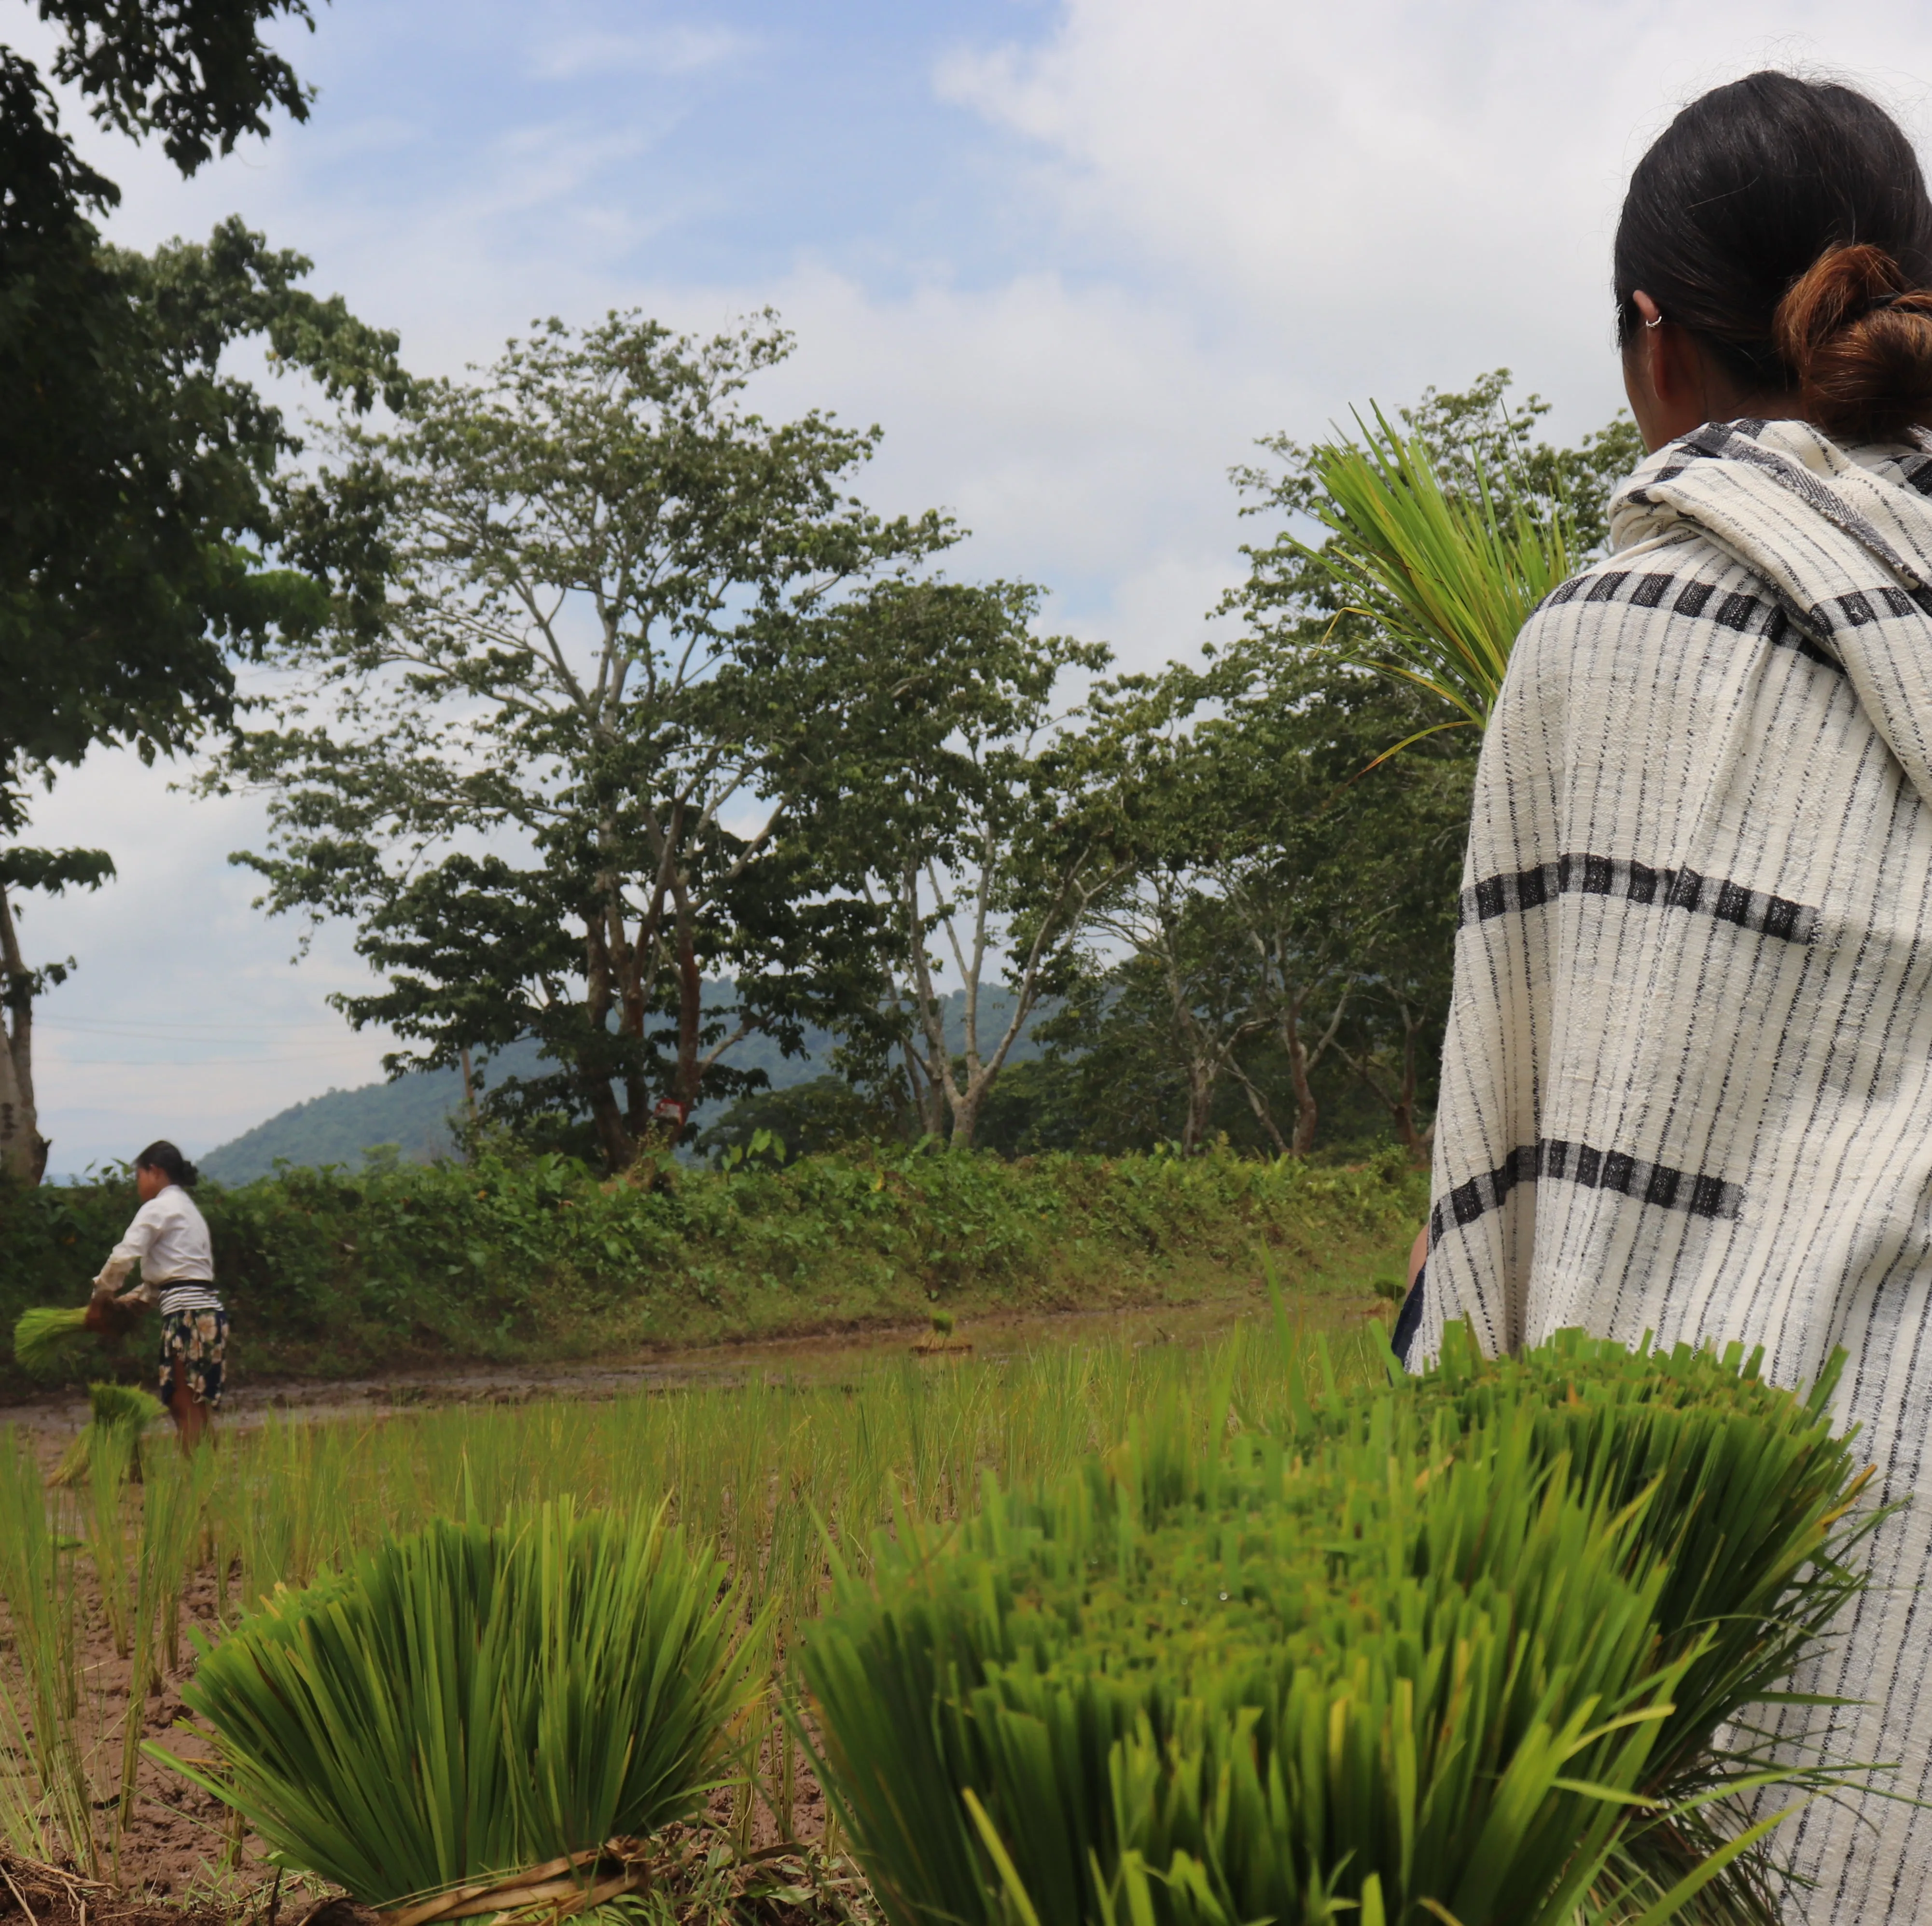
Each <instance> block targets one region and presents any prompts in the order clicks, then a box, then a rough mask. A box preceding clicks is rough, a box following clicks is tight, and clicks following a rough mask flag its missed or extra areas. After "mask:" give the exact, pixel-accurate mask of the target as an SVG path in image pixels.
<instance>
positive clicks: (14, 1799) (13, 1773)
mask: <svg viewBox="0 0 1932 1926" xmlns="http://www.w3.org/2000/svg"><path fill="white" fill-rule="evenodd" d="M0 1846H4V1847H5V1848H6V1849H7V1850H8V1851H10V1852H15V1853H17V1854H19V1855H21V1856H22V1857H23V1858H29V1859H40V1858H45V1856H46V1841H45V1840H44V1839H43V1838H41V1836H40V1796H39V1793H38V1790H37V1788H36V1787H35V1786H34V1775H33V1755H32V1753H31V1749H30V1748H29V1746H28V1740H27V1732H26V1727H25V1726H24V1725H23V1724H21V1722H20V1709H19V1708H18V1707H17V1706H16V1705H15V1704H14V1703H13V1694H12V1693H11V1692H10V1691H8V1689H7V1681H6V1678H5V1675H4V1674H0Z"/></svg>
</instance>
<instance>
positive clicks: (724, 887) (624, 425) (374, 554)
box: [217, 315, 951, 1170]
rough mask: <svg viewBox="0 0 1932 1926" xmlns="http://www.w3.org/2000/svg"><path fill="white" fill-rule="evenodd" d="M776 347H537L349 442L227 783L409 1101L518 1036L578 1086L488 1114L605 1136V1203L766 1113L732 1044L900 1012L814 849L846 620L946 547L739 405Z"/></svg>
mask: <svg viewBox="0 0 1932 1926" xmlns="http://www.w3.org/2000/svg"><path fill="white" fill-rule="evenodd" d="M789 347H790V338H789V337H788V336H787V335H785V334H784V332H783V331H782V330H781V329H779V327H778V326H777V324H776V323H775V320H774V319H773V318H772V317H770V316H769V315H766V316H763V317H758V318H757V319H754V320H752V321H751V322H749V323H746V324H745V325H744V326H742V327H740V328H739V329H737V330H736V331H735V332H730V333H727V334H724V335H719V336H718V337H717V338H714V339H712V340H709V341H696V340H691V339H688V338H682V337H677V336H674V335H672V334H670V332H667V330H666V329H663V328H661V327H660V326H658V325H657V324H656V323H653V322H650V321H648V320H643V319H640V318H639V317H635V316H629V315H613V316H612V317H610V318H609V319H608V320H606V321H604V323H601V324H600V325H598V326H595V327H593V328H591V329H588V330H586V331H584V332H582V333H580V334H577V333H572V332H570V331H568V330H567V329H565V328H564V327H563V326H562V325H561V324H560V323H550V324H549V326H547V328H545V329H544V330H543V332H541V333H539V334H538V335H536V336H535V337H534V338H532V339H530V340H528V341H522V342H517V343H512V344H511V345H510V347H508V350H506V352H505V354H504V355H503V356H502V358H501V359H499V361H498V362H496V364H495V365H493V367H491V368H489V369H487V370H486V371H483V372H482V373H481V374H479V375H478V377H477V378H475V380H468V381H462V382H436V383H425V384H423V385H422V386H420V387H419V388H418V389H416V391H415V392H414V393H413V395H412V396H411V397H410V398H409V399H408V401H407V404H406V405H405V407H404V410H403V412H402V419H401V422H400V423H399V425H398V426H397V427H395V428H394V429H393V430H391V431H386V432H381V433H378V432H376V431H372V430H370V429H368V428H364V427H362V426H361V425H358V424H356V423H355V422H353V421H345V422H344V423H343V425H341V428H340V429H339V430H338V431H337V434H336V436H335V454H336V456H337V458H338V461H339V463H340V465H339V466H338V467H335V468H333V469H327V470H325V471H324V472H323V473H321V474H320V475H318V476H317V477H316V478H314V479H313V480H311V481H307V482H305V483H304V484H302V485H301V486H299V487H294V488H292V489H291V490H290V492H289V496H288V508H289V515H288V524H287V526H288V529H289V541H290V553H291V554H292V555H293V556H296V557H298V558H299V559H300V560H301V561H302V563H303V565H305V566H307V567H309V568H313V569H314V570H316V571H319V572H320V573H323V574H326V576H327V577H328V578H329V580H330V581H331V583H332V590H333V592H332V602H331V607H330V610H329V614H328V616H327V619H326V620H325V621H323V622H321V623H320V624H319V625H317V628H315V629H314V631H313V632H312V633H311V634H306V635H305V636H302V637H299V638H297V639H296V640H294V641H293V643H291V644H290V646H289V648H288V649H287V652H286V653H285V655H284V661H285V663H286V664H287V666H288V667H290V669H291V670H293V671H294V681H293V686H292V688H291V690H290V692H289V693H288V694H287V696H286V697H285V698H284V699H282V700H281V701H280V702H279V703H278V705H277V709H278V712H277V714H276V715H275V724H274V726H272V727H266V728H259V729H253V730H248V731H245V732H244V733H242V735H241V736H240V737H239V739H238V741H237V743H236V747H235V748H234V749H233V752H232V753H231V754H229V757H227V758H226V761H225V763H223V767H222V769H221V770H220V772H219V773H218V775H217V780H218V781H245V782H252V783H257V784H263V785H265V786H266V787H268V788H269V790H270V791H271V792H272V795H273V798H274V801H273V804H272V822H273V826H274V841H273V843H272V845H271V847H270V848H269V850H267V851H266V852H263V853H257V854H255V855H253V856H249V857H247V858H246V859H245V860H246V861H248V862H250V863H251V864H252V865H254V867H255V868H257V870H258V871H260V873H261V874H262V875H263V877H265V878H266V880H267V883H268V886H269V887H268V892H267V896H266V901H267V903H268V904H269V907H270V908H271V909H272V910H278V911H282V910H299V911H305V912H307V913H309V914H310V915H311V916H326V915H340V916H347V917H350V918H353V919H354V920H355V921H356V923H357V924H358V926H359V931H360V934H359V936H358V938H357V943H358V947H359V949H360V950H361V952H362V954H363V955H364V956H366V957H368V959H369V960H370V961H371V963H372V964H374V965H375V966H376V967H377V968H378V969H379V970H381V971H384V972H386V974H387V975H388V977H389V983H388V986H387V988H386V989H384V990H383V991H382V992H379V993H377V994H375V995H369V996H364V997H353V998H342V999H340V1000H339V1001H340V1004H341V1008H342V1009H343V1010H344V1011H345V1012H346V1013H347V1015H348V1016H349V1018H350V1021H351V1022H353V1023H355V1024H356V1025H363V1024H366V1023H370V1022H383V1023H386V1024H389V1025H391V1026H392V1027H393V1028H395V1031H396V1032H397V1033H398V1034H399V1035H400V1036H401V1037H404V1038H405V1039H407V1040H410V1042H411V1043H413V1044H414V1045H416V1046H417V1047H416V1051H415V1052H414V1054H413V1055H398V1057H395V1058H392V1059H391V1060H390V1061H391V1066H392V1069H395V1068H399V1067H409V1066H412V1065H429V1064H439V1065H441V1064H454V1063H455V1062H457V1061H458V1060H459V1058H460V1053H461V1052H462V1050H463V1048H464V1047H465V1046H501V1045H502V1044H503V1043H507V1042H508V1041H510V1040H512V1039H514V1038H516V1037H535V1038H537V1039H538V1040H540V1041H541V1043H542V1044H543V1046H544V1051H545V1052H546V1054H547V1056H548V1057H549V1058H550V1060H551V1061H553V1062H554V1063H555V1064H556V1066H557V1068H556V1072H555V1073H553V1075H551V1076H548V1077H547V1078H544V1079H529V1080H525V1081H524V1082H522V1083H521V1084H520V1085H516V1086H513V1087H510V1088H506V1089H505V1090H502V1091H498V1092H496V1093H495V1094H494V1097H493V1100H494V1101H495V1103H496V1104H497V1106H499V1109H500V1108H502V1107H503V1106H505V1104H506V1103H507V1104H508V1105H510V1106H522V1107H523V1109H525V1110H526V1111H527V1110H528V1109H529V1108H530V1107H532V1106H537V1107H540V1108H541V1107H548V1108H550V1109H562V1110H563V1111H565V1112H571V1111H574V1112H579V1113H580V1114H582V1115H586V1116H587V1117H588V1118H589V1121H590V1124H591V1126H592V1129H593V1130H594V1133H595V1141H596V1144H597V1146H598V1150H599V1151H600V1153H601V1156H602V1157H603V1159H604V1162H605V1163H606V1165H607V1166H608V1167H609V1168H610V1169H613V1170H619V1169H623V1168H625V1166H628V1164H630V1163H631V1162H632V1161H633V1160H634V1157H635V1156H636V1154H637V1149H638V1148H639V1146H640V1143H641V1142H643V1139H645V1137H646V1133H647V1132H648V1131H649V1130H650V1129H651V1128H652V1119H653V1118H654V1116H655V1115H657V1114H658V1112H659V1109H660V1106H675V1107H676V1110H677V1111H678V1112H682V1110H683V1109H688V1107H689V1106H691V1105H693V1104H694V1103H696V1102H697V1100H698V1099H699V1097H700V1095H703V1094H711V1093H712V1092H716V1093H718V1094H728V1093H729V1092H730V1091H733V1089H736V1088H742V1087H744V1086H745V1083H746V1082H747V1077H746V1076H745V1074H743V1073H738V1072H736V1071H735V1070H733V1068H732V1067H731V1065H730V1061H729V1058H728V1053H729V1052H730V1049H731V1047H732V1046H733V1043H736V1041H738V1040H740V1039H742V1038H743V1037H745V1036H747V1035H748V1034H751V1032H752V1031H763V1032H764V1033H766V1034H770V1035H772V1036H774V1037H776V1038H777V1039H778V1041H779V1042H780V1043H781V1045H782V1046H784V1047H786V1048H796V1047H797V1046H798V1043H799V1037H800V1032H801V1029H802V1025H803V1023H804V1022H805V1021H806V1019H812V1020H814V1021H818V1022H827V1021H830V1020H832V1019H835V1018H837V1017H838V1016H841V1014H845V1013H850V1012H853V1011H855V1010H856V1011H859V1012H863V1011H865V1010H871V1011H873V1012H876V1011H877V1008H878V1005H879V1003H880V995H881V984H880V978H879V976H878V974H877V969H876V967H875V963H874V959H875V957H876V955H877V949H878V945H879V940H880V930H879V927H878V918H877V916H876V915H875V914H874V912H873V911H872V910H871V908H870V907H868V905H867V904H865V901H863V899H862V896H861V895H859V893H858V892H857V889H856V880H857V879H856V875H855V874H854V873H853V870H852V868H851V864H850V854H849V847H848V844H847V842H846V841H844V840H843V839H842V838H841V834H840V833H839V832H837V831H836V830H835V829H833V828H832V827H829V826H826V825H825V824H824V823H822V822H821V821H820V817H821V815H822V814H823V811H825V810H826V809H828V808H830V807H831V806H832V799H833V798H834V797H835V791H836V788H837V784H836V783H835V782H833V781H831V780H830V779H829V776H828V770H830V769H835V767H836V766H837V763H838V753H839V752H838V747H837V745H838V742H840V741H841V739H842V736H841V728H842V725H841V723H840V721H839V720H838V718H839V717H840V715H841V713H842V712H844V709H846V708H847V707H848V706H850V694H849V691H848V688H847V685H848V682H849V680H850V678H849V677H848V676H847V673H846V670H847V664H846V661H845V652H844V635H845V633H846V625H843V624H841V622H838V621H836V620H834V619H830V617H829V615H828V613H827V611H829V610H832V609H833V608H834V607H835V605H836V604H837V602H838V600H839V598H840V596H841V593H850V592H851V591H852V589H853V588H854V587H855V586H856V585H858V584H861V583H865V581H866V580H868V579H869V578H871V577H875V576H878V575H880V574H881V573H882V572H883V571H892V570H895V569H898V568H904V567H905V566H907V565H910V564H913V563H915V562H918V561H919V560H920V559H922V558H923V557H925V556H927V555H929V553H932V551H933V550H935V549H938V548H939V547H942V546H944V544H946V543H947V541H949V540H950V539H951V531H950V529H949V528H948V527H947V524H946V523H944V521H943V520H941V518H940V517H938V516H937V515H936V514H926V515H923V516H921V517H916V518H913V519H907V518H903V517H901V518H899V519H897V520H883V519H881V518H880V517H878V516H877V515H875V514H873V513H871V511H868V510H867V509H866V508H864V507H863V506H862V505H861V504H860V503H859V502H858V501H857V500H856V499H855V498H853V497H852V496H850V495H849V494H847V493H844V492H843V491H844V490H845V489H846V488H847V486H848V485H849V484H850V479H851V478H852V476H853V473H854V472H855V471H856V469H858V467H859V466H860V464H862V463H863V462H864V461H865V460H866V459H867V458H868V457H869V455H871V451H872V449H873V447H874V445H875V443H876V441H877V430H876V429H874V430H871V431H863V432H861V431H853V430H851V429H848V428H843V427H841V426H839V425H838V424H837V423H835V422H833V421H832V420H830V419H828V418H827V417H826V416H823V415H820V414H817V413H811V414H807V415H805V416H801V417H799V418H798V419H795V420H793V421H790V422H780V423H776V424H774V423H771V422H766V420H764V419H763V418H762V417H760V416H758V415H757V414H755V413H751V412H749V411H748V410H747V409H746V408H745V407H744V406H743V404H742V401H741V399H740V398H741V396H742V393H743V391H744V390H745V388H746V386H747V385H748V383H751V381H752V380H754V378H755V377H757V375H758V374H760V373H761V372H763V371H766V370H767V369H769V368H771V367H772V365H775V363H776V362H778V361H780V360H781V359H782V358H783V357H784V355H785V354H786V353H787V352H788V351H789ZM718 977H730V978H731V979H732V980H733V982H734V983H735V986H736V988H735V998H734V1001H733V1002H732V1004H731V1006H730V1008H729V1009H728V1010H713V1009H707V1007H706V1004H705V1001H704V989H703V985H704V982H705V980H706V979H707V978H710V979H715V978H718Z"/></svg>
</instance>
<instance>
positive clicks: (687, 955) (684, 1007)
mask: <svg viewBox="0 0 1932 1926" xmlns="http://www.w3.org/2000/svg"><path fill="white" fill-rule="evenodd" d="M703 1015H704V979H703V976H702V975H701V974H700V972H699V970H698V967H697V943H696V941H695V940H694V938H693V937H692V935H691V916H690V912H689V911H688V910H687V909H686V907H685V905H684V904H682V903H679V905H678V917H677V1082H676V1085H675V1086H674V1088H673V1094H674V1095H675V1096H676V1098H677V1100H678V1101H679V1103H682V1105H683V1106H684V1108H685V1115H687V1116H688V1115H689V1114H690V1113H691V1112H692V1111H693V1110H694V1109H696V1108H697V1085H698V1080H699V1077H700V1070H699V1068H698V1063H697V1033H698V1028H699V1025H700V1023H701V1022H702V1021H703Z"/></svg>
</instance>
